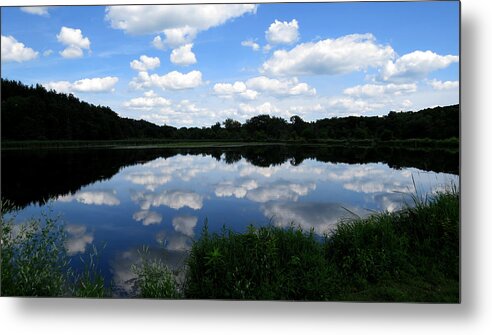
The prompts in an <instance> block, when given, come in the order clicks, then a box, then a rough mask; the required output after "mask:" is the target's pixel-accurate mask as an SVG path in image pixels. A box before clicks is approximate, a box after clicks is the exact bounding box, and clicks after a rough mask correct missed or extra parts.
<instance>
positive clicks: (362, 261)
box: [185, 191, 459, 303]
mask: <svg viewBox="0 0 492 335" xmlns="http://www.w3.org/2000/svg"><path fill="white" fill-rule="evenodd" d="M415 200H416V203H415V206H414V207H408V208H405V209H403V210H401V211H399V212H397V213H381V214H375V215H372V216H370V217H369V218H365V219H357V220H351V221H347V222H343V223H341V224H340V225H339V226H338V228H337V229H336V230H335V231H334V232H333V233H332V234H330V235H329V236H326V237H325V239H324V240H322V241H320V240H319V239H316V238H315V236H314V235H313V233H306V232H303V231H302V230H300V229H297V228H294V227H291V228H290V229H287V230H285V229H281V228H277V227H273V226H268V227H262V228H258V229H256V228H253V227H250V228H249V230H248V231H247V232H246V233H243V234H239V233H235V232H232V231H230V230H225V229H224V230H223V232H222V233H220V234H210V233H209V232H208V231H207V229H206V228H205V230H204V232H203V234H202V237H201V238H200V239H199V240H198V241H196V242H195V243H194V245H193V247H192V250H191V253H190V257H189V259H188V272H187V276H186V279H187V280H186V286H185V295H186V297H188V298H217V299H251V300H257V299H259V300H277V299H281V300H331V301H411V302H453V303H456V302H459V196H458V193H457V192H455V191H450V192H447V193H441V194H437V195H436V196H434V197H432V198H429V199H426V200H420V199H417V198H416V199H415Z"/></svg>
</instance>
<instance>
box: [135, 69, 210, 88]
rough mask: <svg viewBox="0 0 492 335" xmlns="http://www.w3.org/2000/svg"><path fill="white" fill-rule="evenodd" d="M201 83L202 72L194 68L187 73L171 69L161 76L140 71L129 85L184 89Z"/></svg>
mask: <svg viewBox="0 0 492 335" xmlns="http://www.w3.org/2000/svg"><path fill="white" fill-rule="evenodd" d="M202 83H203V82H202V73H201V72H200V71H196V70H194V71H191V72H188V73H181V72H178V71H172V72H169V73H167V74H165V75H163V76H159V75H158V74H151V75H149V74H148V73H147V72H145V71H141V72H139V73H138V77H135V78H133V79H132V81H131V82H130V86H131V87H133V88H136V89H142V88H150V87H160V88H161V89H168V90H184V89H190V88H195V87H197V86H200V85H202Z"/></svg>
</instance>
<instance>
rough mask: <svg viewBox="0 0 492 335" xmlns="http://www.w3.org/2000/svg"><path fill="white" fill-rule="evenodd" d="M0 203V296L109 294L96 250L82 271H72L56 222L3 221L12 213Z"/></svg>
mask: <svg viewBox="0 0 492 335" xmlns="http://www.w3.org/2000/svg"><path fill="white" fill-rule="evenodd" d="M15 210H16V209H15V208H14V206H12V205H11V204H10V203H8V202H4V201H2V203H1V212H2V216H1V220H0V223H1V226H2V227H1V277H0V278H1V284H0V293H1V295H2V296H26V297H62V296H71V297H93V298H102V297H105V296H108V295H109V290H108V289H107V288H105V287H104V279H103V277H102V275H101V273H100V271H99V269H98V266H97V254H98V252H97V249H96V248H95V247H94V248H93V251H92V252H91V253H89V255H88V257H87V258H86V259H82V261H83V263H84V265H85V266H84V269H83V270H82V271H75V270H74V269H73V268H72V267H71V265H70V257H69V255H68V254H67V250H66V247H65V241H66V235H65V232H64V230H63V226H62V225H59V224H58V222H57V219H53V218H51V217H50V216H48V215H45V216H43V217H42V218H40V219H31V220H29V221H27V222H25V223H23V224H21V225H14V224H13V222H12V219H5V214H6V213H7V212H10V213H12V212H15Z"/></svg>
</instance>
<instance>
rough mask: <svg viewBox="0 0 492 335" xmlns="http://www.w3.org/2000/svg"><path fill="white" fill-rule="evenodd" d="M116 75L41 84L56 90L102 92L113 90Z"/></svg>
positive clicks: (116, 80)
mask: <svg viewBox="0 0 492 335" xmlns="http://www.w3.org/2000/svg"><path fill="white" fill-rule="evenodd" d="M117 82H118V77H104V78H86V79H81V80H77V81H75V82H73V83H71V82H68V81H52V82H48V83H45V84H43V86H44V87H45V88H46V89H48V90H55V91H57V92H65V93H68V92H81V93H104V92H112V91H114V86H115V85H116V83H117Z"/></svg>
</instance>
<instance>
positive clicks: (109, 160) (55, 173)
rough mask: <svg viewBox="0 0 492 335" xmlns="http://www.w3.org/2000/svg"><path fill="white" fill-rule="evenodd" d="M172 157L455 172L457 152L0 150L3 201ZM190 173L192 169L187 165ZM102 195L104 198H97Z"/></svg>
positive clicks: (26, 200) (21, 201) (70, 190)
mask: <svg viewBox="0 0 492 335" xmlns="http://www.w3.org/2000/svg"><path fill="white" fill-rule="evenodd" d="M176 155H196V156H199V155H201V156H211V157H213V158H215V159H216V160H217V161H223V162H225V163H226V164H234V163H236V162H238V161H240V160H241V159H244V160H246V161H247V162H249V163H250V164H252V165H253V166H257V167H271V166H277V165H281V164H284V163H286V162H289V163H290V164H291V165H294V166H297V165H301V164H302V162H303V161H304V160H306V159H314V160H316V161H319V162H326V163H328V162H329V163H347V164H365V163H384V164H387V165H388V166H389V167H390V168H394V169H401V168H407V167H413V168H417V169H420V170H423V171H432V172H444V173H450V174H456V175H457V174H459V154H458V153H457V152H452V151H447V150H431V151H423V150H408V149H402V148H376V147H368V148H351V147H347V146H329V147H328V146H326V147H325V146H308V145H305V146H284V145H280V146H244V147H233V148H230V147H229V148H186V149H169V148H161V149H159V148H152V149H79V150H72V149H64V150H47V149H45V150H36V151H34V150H33V151H31V150H17V151H2V197H3V198H5V199H8V200H10V201H13V202H14V203H15V204H16V205H18V206H20V207H24V206H26V205H29V204H31V203H37V204H43V203H45V202H46V201H48V200H49V199H53V198H57V197H59V196H63V195H68V194H75V193H76V192H77V191H78V190H79V189H80V188H81V187H83V186H84V185H88V184H91V183H94V182H96V181H101V180H107V179H110V178H111V177H113V176H114V175H115V174H116V173H118V171H120V170H121V169H122V168H124V167H126V166H132V165H134V164H138V163H145V162H149V161H152V160H155V159H157V158H170V157H173V156H176ZM188 168H190V169H192V168H193V167H192V166H190V167H188ZM101 196H103V195H101Z"/></svg>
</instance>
